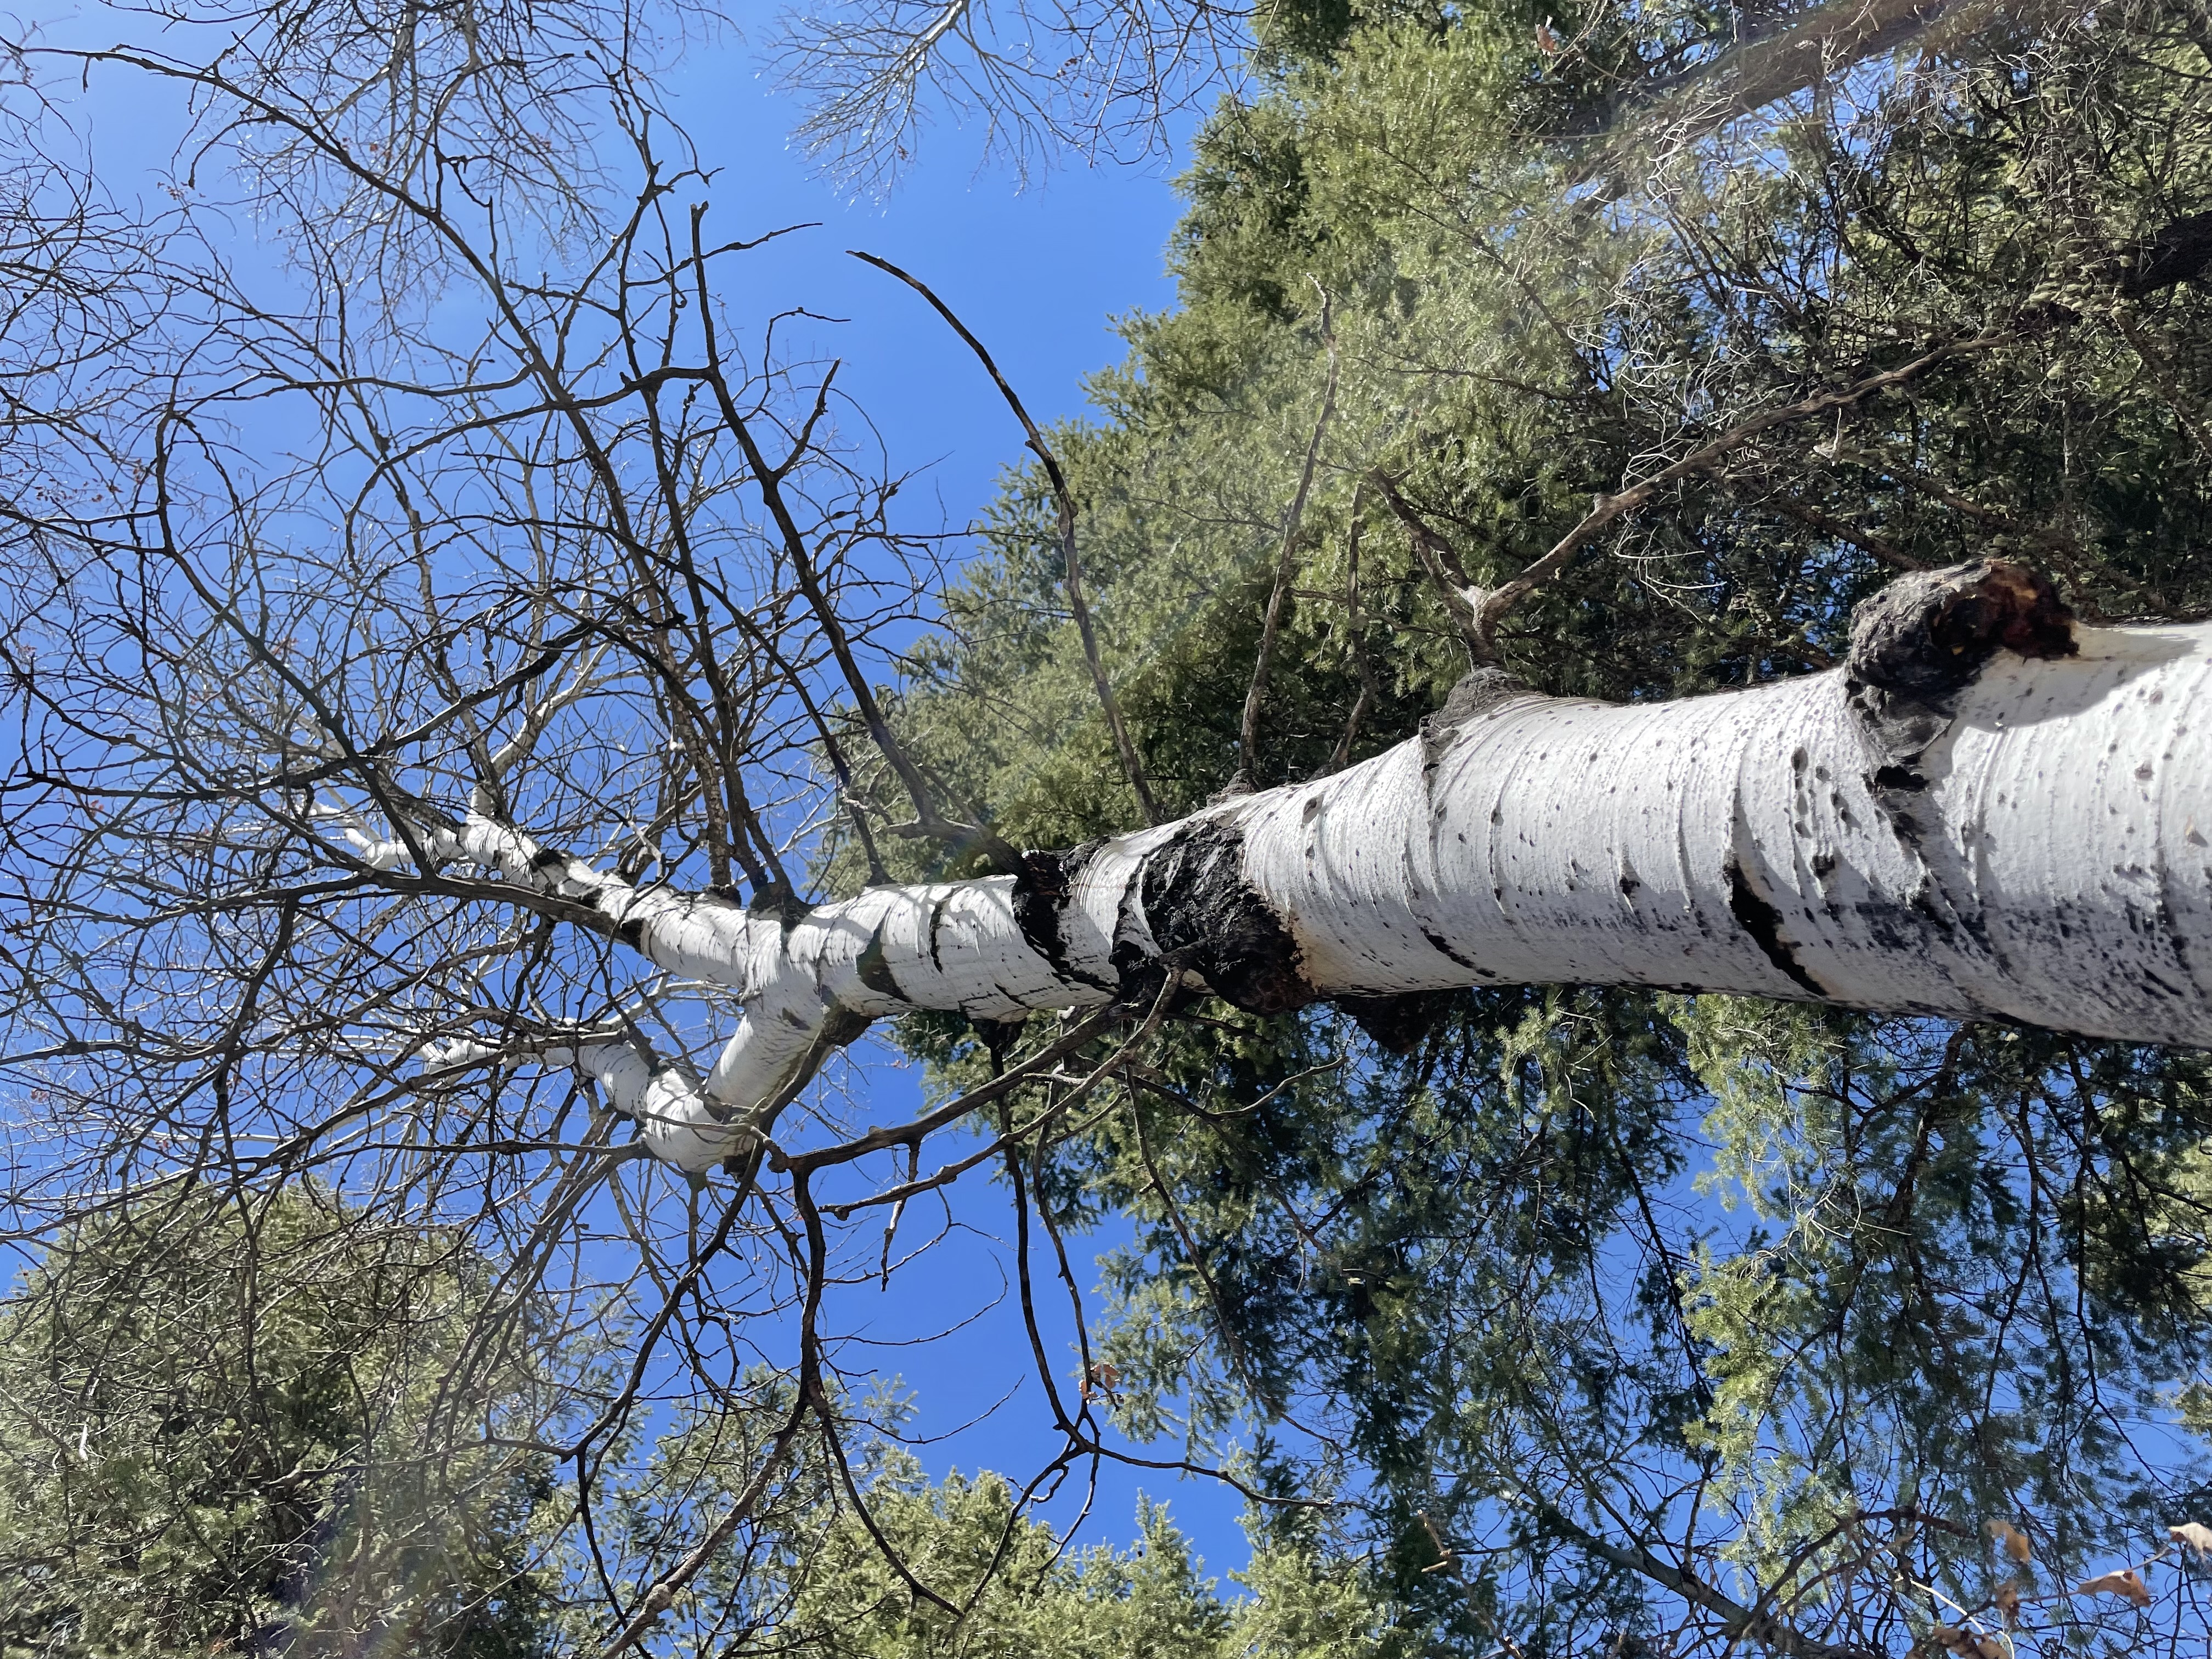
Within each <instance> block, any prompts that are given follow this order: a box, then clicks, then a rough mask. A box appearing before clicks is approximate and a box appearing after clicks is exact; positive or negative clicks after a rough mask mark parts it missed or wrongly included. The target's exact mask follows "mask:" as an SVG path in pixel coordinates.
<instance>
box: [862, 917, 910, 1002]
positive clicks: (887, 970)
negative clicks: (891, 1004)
mask: <svg viewBox="0 0 2212 1659" xmlns="http://www.w3.org/2000/svg"><path fill="white" fill-rule="evenodd" d="M860 983H861V984H863V985H865V986H866V987H868V988H869V989H870V990H871V991H874V992H876V993H878V994H880V995H883V996H887V997H896V998H897V999H898V1000H900V1001H901V1002H908V1001H911V1000H912V999H911V998H909V997H908V995H907V994H906V993H905V992H903V991H902V990H900V989H899V982H898V977H897V975H895V974H893V973H892V972H891V962H890V957H889V956H888V955H886V954H885V953H884V930H883V927H882V926H881V924H878V926H877V927H876V930H875V932H873V933H870V934H869V935H868V948H867V949H866V950H865V951H861V952H860Z"/></svg>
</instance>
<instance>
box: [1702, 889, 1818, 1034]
mask: <svg viewBox="0 0 2212 1659" xmlns="http://www.w3.org/2000/svg"><path fill="white" fill-rule="evenodd" d="M1724 872H1725V873H1726V875H1727V877H1728V890H1729V915H1732V916H1734V917H1735V922H1736V926H1737V927H1741V928H1742V929H1743V931H1744V932H1745V933H1748V934H1750V935H1751V938H1752V942H1753V944H1755V945H1758V946H1759V950H1760V951H1761V952H1762V953H1763V954H1764V955H1765V957H1766V959H1767V960H1768V961H1769V962H1771V963H1773V964H1774V965H1775V966H1776V967H1777V968H1778V969H1781V970H1782V971H1783V972H1784V973H1785V974H1787V975H1789V976H1790V982H1791V983H1792V984H1794V985H1796V987H1798V988H1799V989H1801V990H1803V991H1806V992H1808V993H1810V994H1812V995H1814V996H1816V997H1818V998H1820V1000H1822V1001H1823V1002H1825V1001H1827V1000H1829V998H1828V994H1827V993H1826V991H1824V990H1822V989H1821V988H1820V981H1818V980H1816V979H1814V977H1813V976H1812V975H1810V974H1808V973H1807V972H1806V971H1805V969H1803V967H1802V966H1801V965H1800V964H1799V963H1798V961H1797V958H1796V956H1795V955H1794V954H1793V953H1792V952H1791V951H1790V945H1789V944H1788V942H1787V941H1786V940H1784V939H1783V937H1782V913H1781V912H1780V911H1778V910H1777V909H1776V908H1774V907H1773V906H1772V905H1771V904H1769V903H1768V902H1766V900H1765V898H1764V897H1762V896H1760V895H1759V891H1758V890H1756V889H1755V888H1753V886H1752V884H1751V881H1750V878H1748V877H1747V876H1746V875H1745V874H1744V873H1743V866H1741V865H1740V864H1738V863H1737V862H1736V861H1735V860H1734V859H1730V860H1729V861H1728V863H1727V865H1726V866H1725V867H1724Z"/></svg>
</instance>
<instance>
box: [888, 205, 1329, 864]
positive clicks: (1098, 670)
mask: <svg viewBox="0 0 2212 1659" xmlns="http://www.w3.org/2000/svg"><path fill="white" fill-rule="evenodd" d="M845 251H846V252H848V253H849V254H851V255H852V256H853V257H854V258H855V259H860V260H864V261H866V263H867V264H872V265H873V266H875V267H876V269H877V270H882V271H886V272H888V273H890V275H891V276H896V277H897V278H898V279H899V281H901V282H902V283H905V284H906V285H907V286H908V288H910V289H913V290H914V291H915V293H917V294H919V295H921V297H922V298H923V299H925V300H927V301H929V303H930V305H931V306H932V307H934V308H935V310H936V312H937V314H938V315H939V316H940V317H942V318H944V319H945V321H946V322H947V323H948V324H950V325H951V328H952V331H953V332H954V333H956V334H957V335H958V336H959V337H961V338H962V339H963V340H964V341H965V342H966V343H967V345H968V349H969V350H970V351H972V352H974V353H975V358H976V361H977V362H981V364H982V365H983V369H984V372H985V373H986V374H988V375H990V377H991V379H992V380H993V381H994V383H995V384H996V385H997V386H998V388H999V394H1000V396H1001V397H1003V398H1005V399H1006V407H1007V408H1009V409H1011V410H1013V412H1014V418H1015V419H1016V420H1018V421H1019V422H1021V423H1022V430H1023V432H1024V433H1025V434H1026V435H1027V441H1028V444H1029V447H1030V449H1031V450H1032V451H1033V452H1034V453H1036V458H1037V459H1038V460H1040V461H1041V462H1042V463H1043V464H1044V473H1045V477H1047V478H1048V479H1049V480H1050V481H1051V483H1052V498H1053V503H1054V507H1056V508H1057V510H1058V512H1059V514H1060V562H1061V563H1062V565H1063V567H1064V568H1066V573H1067V606H1068V609H1069V610H1070V611H1073V612H1074V614H1075V631H1076V633H1077V635H1079V637H1080V638H1081V640H1082V641H1083V659H1084V661H1085V662H1086V663H1088V664H1089V665H1090V667H1091V686H1092V688H1093V689H1094V690H1097V693H1098V706H1099V707H1100V708H1102V709H1103V710H1104V711H1105V714H1106V725H1107V728H1108V730H1109V731H1110V732H1112V733H1113V735H1114V752H1115V754H1116V755H1118V756H1120V757H1121V775H1122V776H1123V777H1125V778H1127V779H1128V781H1129V788H1130V791H1131V792H1132V793H1133V794H1134V795H1135V796H1136V797H1137V805H1138V806H1139V807H1140V808H1141V809H1142V810H1143V811H1144V814H1145V822H1146V823H1148V824H1153V823H1158V822H1159V821H1160V809H1159V804H1158V802H1157V801H1156V800H1154V799H1153V798H1152V783H1151V781H1149V780H1148V779H1147V778H1146V776H1145V766H1144V762H1143V761H1142V760H1141V759H1140V758H1139V757H1138V754H1137V745H1136V744H1134V743H1133V742H1132V741H1131V740H1130V738H1129V731H1128V727H1127V726H1126V725H1124V724H1123V723H1122V720H1121V704H1120V702H1117V701H1116V700H1115V696H1114V687H1113V685H1112V684H1111V683H1110V682H1109V680H1108V679H1107V678H1106V668H1105V665H1104V663H1103V662H1102V661H1101V660H1100V659H1099V655H1098V635H1097V630H1096V629H1093V628H1092V627H1091V605H1090V603H1089V601H1088V600H1087V599H1085V598H1084V593H1083V561H1082V558H1081V556H1080V555H1079V553H1078V551H1077V549H1076V543H1075V495H1074V492H1073V491H1072V490H1070V489H1068V487H1067V477H1066V474H1065V473H1063V472H1062V471H1060V462H1059V460H1058V459H1056V458H1055V457H1054V454H1053V453H1052V450H1051V449H1050V448H1049V447H1048V446H1047V445H1046V443H1045V441H1044V434H1043V433H1042V432H1040V431H1039V430H1038V429H1037V424H1036V422H1035V421H1033V420H1031V419H1030V412H1029V410H1026V409H1024V407H1023V406H1022V400H1021V398H1019V397H1018V396H1017V395H1016V393H1015V392H1014V389H1013V387H1012V386H1010V385H1008V384H1007V381H1006V376H1005V375H1004V374H1000V372H999V366H998V364H997V363H995V362H993V361H992V360H991V354H990V353H989V352H988V351H987V350H986V349H984V346H983V343H982V342H981V340H979V339H977V338H976V337H975V335H974V334H973V333H971V332H969V328H968V325H966V324H965V323H963V322H962V321H961V320H960V319H959V318H958V317H957V316H955V315H954V314H953V311H952V307H950V306H948V305H946V304H945V301H942V300H940V299H939V298H938V297H937V295H935V294H934V293H933V292H932V291H931V290H930V288H929V285H928V284H927V283H924V282H923V281H922V280H921V278H920V277H918V276H912V275H910V274H908V272H906V271H903V270H900V269H899V268H898V267H897V266H896V265H895V264H892V263H891V262H890V260H888V259H880V258H877V257H876V256H875V255H874V254H872V253H863V252H860V249H858V248H848V249H846V250H845ZM1307 471H1309V472H1310V471H1312V463H1311V462H1308V464H1307Z"/></svg>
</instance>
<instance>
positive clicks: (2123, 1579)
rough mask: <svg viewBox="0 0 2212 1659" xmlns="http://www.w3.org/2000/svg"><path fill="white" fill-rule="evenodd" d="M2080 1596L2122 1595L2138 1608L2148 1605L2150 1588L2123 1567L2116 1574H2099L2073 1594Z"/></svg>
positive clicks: (2140, 1578) (2129, 1568) (2138, 1576)
mask: <svg viewBox="0 0 2212 1659" xmlns="http://www.w3.org/2000/svg"><path fill="white" fill-rule="evenodd" d="M2075 1594H2077V1595H2124V1596H2126V1597H2127V1598H2128V1600H2129V1601H2132V1602H2134V1603H2135V1604H2136V1606H2137V1607H2148V1606H2149V1605H2150V1586H2149V1585H2148V1584H2146V1583H2143V1581H2142V1574H2141V1573H2139V1572H2137V1571H2136V1570H2135V1569H2134V1568H2133V1567H2123V1568H2122V1569H2121V1570H2120V1571H2118V1572H2107V1573H2101V1574H2100V1575H2099V1576H2098V1577H2094V1578H2092V1579H2091V1580H2090V1581H2089V1582H2088V1583H2086V1584H2084V1585H2082V1586H2081V1589H2079V1590H2078V1591H2076V1592H2075Z"/></svg>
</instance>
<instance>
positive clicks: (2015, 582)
mask: <svg viewBox="0 0 2212 1659" xmlns="http://www.w3.org/2000/svg"><path fill="white" fill-rule="evenodd" d="M2001 648H2002V649H2004V650H2008V651H2016V652H2018V653H2020V654H2021V656H2023V657H2070V656H2072V655H2073V654H2074V653H2075V649H2076V648H2077V647H2075V643H2074V613H2073V612H2072V611H2069V610H2068V609H2067V608H2066V604H2065V601H2064V600H2063V599H2060V598H2059V596H2058V590H2057V588H2056V587H2055V586H2052V585H2051V580H2050V578H2049V577H2047V576H2045V575H2042V574H2039V573H2038V572H2036V571H2033V570H2030V569H2029V568H2027V566H2025V565H2019V564H2014V563H2012V562H2009V561H2008V560H2004V559H1978V560H1976V561H1975V562H1973V563H1972V564H1963V565H1954V566H1953V567H1952V568H1949V569H1948V570H1927V571H1921V572H1917V573H1916V574H1912V575H1910V576H1901V577H1899V579H1898V580H1895V581H1893V582H1892V583H1891V584H1890V585H1889V586H1887V587H1885V588H1884V589H1882V591H1881V592H1879V593H1877V594H1875V596H1874V598H1872V599H1869V600H1868V601H1867V602H1866V603H1865V604H1864V605H1861V606H1860V607H1859V608H1858V611H1857V613H1856V614H1855V615H1854V616H1853V617H1852V618H1851V648H1850V654H1849V655H1848V656H1847V657H1846V658H1845V659H1844V686H1845V689H1846V691H1847V693H1848V695H1849V696H1850V702H1851V706H1852V708H1854V709H1855V710H1857V713H1858V714H1859V716H1860V729H1861V732H1862V733H1863V735H1864V736H1865V738H1867V741H1868V747H1869V751H1870V755H1871V758H1872V759H1873V762H1874V764H1873V766H1872V767H1871V768H1869V781H1870V782H1871V783H1872V784H1873V786H1874V787H1875V790H1876V792H1877V793H1898V792H1911V791H1914V790H1917V789H1919V788H1921V787H1924V785H1925V783H1926V780H1925V779H1923V777H1922V776H1921V775H1920V774H1919V772H1918V771H1917V763H1918V761H1919V759H1920V757H1921V755H1922V754H1923V752H1924V751H1925V750H1927V748H1928V746H1929V744H1932V743H1934V742H1935V741H1936V738H1939V737H1941V736H1942V734H1943V731H1944V728H1945V727H1947V726H1948V725H1949V724H1950V722H1951V716H1952V714H1953V712H1954V710H1955V708H1957V705H1958V696H1959V693H1960V692H1961V691H1963V690H1966V688H1967V687H1968V686H1970V685H1972V684H1973V683H1974V680H1975V678H1976V677H1978V675H1979V674H1980V673H1981V671H1982V670H1983V668H1984V666H1985V665H1987V664H1988V662H1989V660H1990V658H1991V657H1993V656H1995V655H1996V653H1997V652H1998V650H1999V649H2001Z"/></svg>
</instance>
